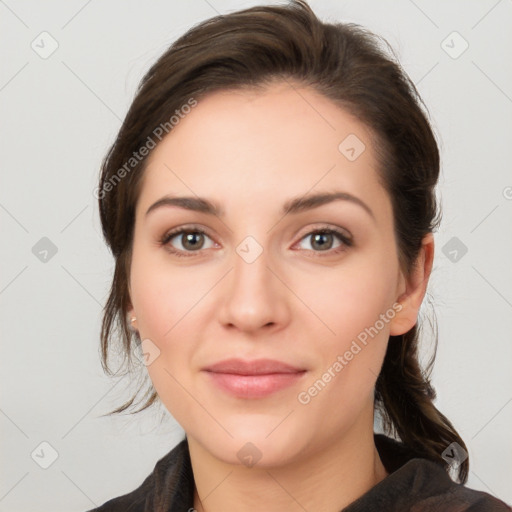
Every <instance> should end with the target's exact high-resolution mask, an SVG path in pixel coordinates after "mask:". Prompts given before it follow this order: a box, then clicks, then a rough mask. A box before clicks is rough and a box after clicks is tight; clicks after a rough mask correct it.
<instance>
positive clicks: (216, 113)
mask: <svg viewBox="0 0 512 512" xmlns="http://www.w3.org/2000/svg"><path fill="white" fill-rule="evenodd" d="M349 134H356V136H357V137H358V138H359V139H360V140H361V141H363V143H364V144H365V146H366V149H365V150H364V151H363V152H362V154H361V155H360V156H359V157H358V158H357V159H356V160H355V161H349V160H348V159H347V158H346V157H345V155H344V154H342V153H341V152H340V150H339V149H338V146H339V144H340V142H341V141H343V140H344V139H345V138H346V137H347V136H348V135H349ZM377 172H378V171H377V162H376V158H375V154H374V151H373V148H372V142H371V133H370V131H369V130H368V128H367V127H366V126H365V125H363V124H362V123H360V122H359V121H358V120H357V119H355V118H354V117H352V116H350V115H349V114H348V113H346V112H345V111H343V110H341V109H340V108H338V107H337V106H336V105H334V104H333V103H332V102H331V101H330V100H328V99H326V98H324V97H323V96H321V95H320V94H318V93H317V92H315V91H313V90H312V89H309V88H305V87H299V86H298V85H296V86H294V87H292V86H291V84H290V83H287V82H276V83H274V84H272V85H270V86H268V87H267V88H266V89H265V90H263V91H261V90H259V91H222V92H216V93H213V94H210V95H208V96H206V97H205V98H204V99H202V100H201V101H200V102H199V103H198V105H197V106H196V107H195V108H194V109H193V110H192V111H191V113H190V114H188V115H187V116H186V117H185V118H184V119H182V120H181V121H180V123H179V124H178V125H177V126H176V127H175V128H174V129H173V131H172V132H171V133H170V134H169V135H168V136H167V137H166V138H165V139H163V141H162V142H161V143H160V144H159V145H158V146H157V147H156V148H155V149H154V150H153V151H152V153H151V155H150V157H149V164H148V167H147V169H146V171H145V175H144V181H143V186H142V189H141V194H140V197H139V199H138V202H137V207H136V222H135V234H134V246H133V259H132V266H131V275H130V297H131V305H132V307H131V309H130V311H128V312H127V313H128V314H129V315H130V316H135V317H136V321H135V322H134V323H133V324H132V325H133V326H134V327H135V328H136V329H137V330H138V331H139V334H140V337H141V339H143V340H144V339H149V340H151V341H150V343H151V344H152V346H153V347H157V350H158V351H159V354H158V355H157V357H156V358H155V359H154V361H152V362H151V364H149V366H148V372H149V375H150V377H151V379H152V382H153V385H154V387H155V389H156V391H157V392H158V395H159V397H160V399H161V401H162V402H163V404H164V405H165V406H166V408H167V409H168V410H169V412H170V413H171V414H172V416H173V417H174V418H175V419H176V420H177V421H178V422H179V423H180V425H181V426H182V427H183V429H184V430H185V432H186V434H187V439H188V442H189V447H190V453H191V461H192V467H193V471H194V479H195V483H196V490H197V492H196V498H195V504H194V505H195V508H196V509H197V510H207V511H222V510H244V511H252V510H266V511H274V510H275V511H277V510H279V511H282V510H288V511H295V510H297V511H299V510H301V511H302V510H304V509H307V510H318V511H339V510H340V509H341V508H343V507H345V506H347V505H348V504H349V503H351V502H353V501H354V500H355V499H357V498H358V497H359V496H361V495H362V494H364V493H365V492H366V491H367V490H369V489H370V488H371V487H373V486H374V485H375V484H376V483H378V482H379V481H381V480H382V479H383V478H385V477H386V471H385V469H384V467H383V465H382V462H381V461H380V458H379V455H378V452H377V450H376V448H375V445H374V440H373V419H374V400H373V393H374V386H375V381H376V378H377V376H378V374H379V372H380V368H381V366H382V362H383V358H384V355H385V352H386V347H387V342H388V338H389V335H390V334H391V335H398V334H402V333H404V332H407V331H408V330H410V329H411V328H412V327H413V326H414V324H415V323H416V320H417V316H418V311H419V307H420V305H421V302H422V300H423V297H424V294H425V291H426V286H427V282H428V277H429V275H430V271H431V267H432V260H433V252H434V243H433V238H432V235H431V234H429V235H427V236H426V237H425V239H424V243H423V247H422V249H421V252H420V255H419V257H418V265H417V266H416V268H415V270H414V272H413V273H412V274H411V275H409V276H405V275H404V273H403V272H402V271H401V269H400V268H399V263H398V254H397V248H396V247H397V245H396V239H395V234H394V230H393V214H392V208H391V202H390V199H389V196H388V194H387V192H386V191H385V190H384V188H383V187H382V186H381V184H380V181H379V179H378V174H377ZM333 190H339V191H345V192H348V193H350V194H352V195H354V196H356V197H357V198H359V199H360V200H361V201H363V202H364V203H365V204H366V205H367V206H368V207H369V208H370V209H371V211H372V212H373V216H372V215H370V214H369V213H367V212H366V211H365V209H364V208H362V207H361V206H359V205H357V204H355V203H353V202H350V201H343V200H339V201H333V202H331V203H329V204H325V205H322V206H320V207H317V208H314V209H311V210H306V211H302V212H299V213H294V214H291V213H290V214H287V215H284V216H283V214H282V212H281V208H282V205H283V204H284V203H285V202H286V201H287V200H289V199H291V198H295V197H301V196H304V194H306V193H307V194H312V193H316V192H320V191H322V192H325V191H328V192H332V191H333ZM166 194H172V195H179V196H194V197H195V196H200V197H205V198H208V199H210V200H212V201H215V202H216V203H217V204H218V205H219V206H220V207H222V209H223V210H224V216H223V217H218V216H214V215H208V214H206V213H201V212H194V211H188V210H186V209H183V208H180V207H176V206H166V207H160V208H156V209H154V210H153V211H152V212H151V213H149V214H147V215H146V211H147V210H148V208H149V207H150V206H151V205H152V204H154V203H155V202H156V201H158V200H159V199H161V198H162V197H163V196H165V195H166ZM192 223H193V224H195V225H196V226H198V227H200V228H203V229H204V230H205V231H207V235H206V236H205V238H204V242H203V243H204V245H203V246H202V247H203V248H199V250H198V249H195V252H194V249H189V250H188V253H187V254H191V253H192V256H189V257H178V256H176V255H174V254H172V253H171V252H169V250H168V248H169V246H171V247H174V248H175V249H177V250H182V251H186V248H185V247H187V246H186V240H185V241H184V239H183V237H182V236H181V235H178V236H176V237H175V238H173V239H172V240H171V241H170V242H168V244H167V247H166V246H163V245H162V244H160V243H159V240H160V239H161V238H162V237H163V236H164V235H165V234H166V233H167V232H169V231H170V230H171V229H173V228H177V227H180V226H185V227H190V226H189V225H190V224H192ZM326 226H327V227H331V228H340V229H342V230H343V232H344V233H348V234H350V235H351V236H352V237H353V242H354V243H353V245H352V246H351V247H348V246H344V247H343V243H342V242H340V241H339V240H338V239H337V238H336V237H335V236H333V238H332V242H331V239H328V240H327V241H328V242H329V243H332V248H330V249H329V248H328V249H327V250H321V249H318V246H317V245H315V244H314V236H313V235H311V232H313V231H314V230H315V229H319V228H325V227H326ZM191 230H192V231H193V228H191ZM247 236H251V237H253V238H254V239H255V240H256V241H257V243H258V244H259V245H260V247H261V249H262V253H261V254H260V255H259V257H258V258H257V259H256V260H255V261H253V262H252V263H248V262H247V261H246V260H245V259H244V258H242V257H241V256H240V255H239V254H238V253H237V247H238V246H239V245H240V244H241V242H242V241H244V239H245V238H246V237H247ZM196 246H201V239H200V240H199V243H198V242H197V241H196ZM340 246H342V248H343V250H342V251H341V252H339V253H337V254H335V253H334V251H335V250H336V249H337V248H338V247H340ZM188 247H190V246H188ZM242 247H243V244H242ZM324 247H325V246H324ZM327 247H329V245H327ZM249 250H250V251H253V250H254V248H252V249H249ZM397 303H400V305H401V307H402V309H401V311H400V312H399V313H396V314H395V315H394V316H393V318H392V319H391V320H389V321H388V322H387V323H385V325H384V328H382V329H381V330H380V331H379V333H378V335H376V336H374V337H373V338H370V339H369V342H368V344H367V345H366V346H364V347H363V348H362V350H360V352H358V353H357V355H355V356H354V357H353V359H352V360H351V361H349V362H348V364H347V365H346V366H344V367H343V369H342V371H340V372H338V373H337V374H336V376H335V377H334V378H332V379H331V380H330V382H328V384H327V385H326V386H325V387H324V388H323V389H322V391H321V392H319V393H317V395H316V396H314V397H311V400H310V401H309V403H307V404H302V403H300V402H299V401H298V398H297V397H298V394H299V393H300V392H303V391H304V390H308V388H309V387H310V386H312V384H313V383H314V382H315V381H317V379H319V378H321V377H322V375H323V374H324V373H325V372H326V371H327V370H328V368H330V367H331V368H332V366H333V363H334V362H335V361H336V360H337V357H338V355H342V354H344V353H345V352H346V351H347V350H348V349H349V348H350V346H351V343H352V342H353V340H355V339H356V338H357V336H358V334H360V333H361V332H363V331H364V329H365V328H368V327H370V326H373V325H375V323H376V321H377V320H378V319H379V315H381V314H384V313H386V312H388V311H390V310H391V311H395V312H396V310H393V304H395V305H396V304H397ZM389 316H390V315H389ZM234 356H236V357H240V358H242V359H247V360H249V359H256V358H271V359H277V360H279V361H283V362H286V363H288V364H292V365H294V366H298V367H301V368H303V369H305V370H306V372H305V373H304V374H303V376H302V377H301V378H300V379H299V380H298V381H297V383H296V384H294V385H292V386H291V387H288V388H285V389H282V390H280V391H278V392H276V393H273V394H271V395H269V396H267V397H264V398H259V399H244V398H237V397H233V396H231V395H229V394H227V393H225V392H223V391H221V390H220V389H219V388H217V387H216V386H214V385H212V383H211V381H210V379H209V378H208V376H207V375H206V374H205V373H204V372H202V371H201V369H202V368H204V367H205V366H206V365H209V364H212V363H215V362H218V361H221V360H224V359H227V358H230V357H234ZM247 442H250V443H252V445H254V446H255V447H256V448H257V450H258V452H259V453H260V454H261V459H260V460H259V461H258V462H257V464H256V465H254V466H253V467H248V466H246V465H244V464H242V463H241V461H240V459H239V458H238V456H237V453H238V452H239V450H240V449H241V448H242V447H243V446H244V445H246V443H247ZM255 453H256V452H255Z"/></svg>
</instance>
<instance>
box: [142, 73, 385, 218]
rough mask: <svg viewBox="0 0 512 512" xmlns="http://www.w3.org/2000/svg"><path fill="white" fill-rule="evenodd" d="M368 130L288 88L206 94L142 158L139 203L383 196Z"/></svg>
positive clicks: (305, 91) (306, 91)
mask: <svg viewBox="0 0 512 512" xmlns="http://www.w3.org/2000/svg"><path fill="white" fill-rule="evenodd" d="M371 137H372V133H371V130H369V129H368V127H366V125H364V124H363V123H362V122H360V121H359V120H358V119H356V118H355V117H353V116H351V115H350V114H348V113H347V112H346V111H344V110H342V109H341V108H339V107H338V106H336V105H335V104H334V103H333V102H332V101H331V100H329V99H327V98H325V97H324V96H322V95H321V94H319V93H318V92H316V91H314V90H312V89H310V88H306V87H301V86H298V85H296V84H293V85H292V84H291V83H287V82H278V83H274V84H272V85H271V86H268V87H267V88H265V89H264V90H259V89H258V90H226V91H219V92H215V93H212V94H209V95H207V96H206V97H205V98H203V99H201V100H200V101H199V102H198V104H197V106H195V107H194V108H192V109H191V110H190V113H188V114H186V115H183V116H182V118H181V119H180V121H179V123H178V124H177V125H175V126H174V127H173V129H172V131H171V132H170V133H169V134H168V135H167V136H166V137H165V138H164V139H163V140H162V142H160V143H159V144H158V145H157V146H156V148H155V149H154V150H153V151H152V153H151V154H150V155H149V157H148V162H147V168H146V171H145V176H144V180H143V186H142V191H141V195H140V197H139V203H140V204H141V207H142V208H144V207H147V206H148V205H149V203H150V202H151V201H154V200H156V199H158V198H159V197H157V196H162V195H164V194H165V193H171V192H172V193H174V194H186V195H188V196H190V195H192V194H196V195H200V196H210V197H212V196H216V197H219V198H236V197H238V198H241V199H243V200H245V201H251V202H252V203H254V201H256V200H257V198H258V196H260V197H261V196H266V197H268V196H269V194H270V195H271V196H273V197H275V198H276V200H277V198H278V197H289V196H297V195H300V194H306V193H307V192H308V191H314V190H313V189H321V190H328V189H330V188H336V189H343V190H345V191H346V192H348V193H352V194H354V195H359V196H366V198H367V200H368V201H370V202H374V201H375V199H376V194H377V195H382V194H385V191H384V190H383V189H382V187H381V185H380V182H379V178H378V172H377V162H376V159H375V156H374V150H373V143H372V141H371Z"/></svg>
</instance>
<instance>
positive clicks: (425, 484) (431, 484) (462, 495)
mask: <svg viewBox="0 0 512 512" xmlns="http://www.w3.org/2000/svg"><path fill="white" fill-rule="evenodd" d="M403 469H404V471H410V472H411V474H412V475H413V477H412V479H411V489H410V490H411V491H412V492H411V494H412V499H413V501H412V503H411V505H412V506H411V510H414V511H417V512H423V511H425V512H429V511H434V510H435V511H439V512H444V511H446V512H448V511H451V512H454V511H457V512H510V511H511V510H512V509H511V508H510V507H509V506H508V505H507V504H506V503H504V502H503V501H501V500H499V499H497V498H495V497H494V496H491V495H490V494H488V493H486V492H483V491H477V490H475V489H470V488H469V487H466V486H465V485H462V484H458V483H456V482H454V481H453V480H452V479H451V478H450V477H449V475H448V473H447V472H446V470H445V469H444V468H443V467H442V466H440V465H439V464H436V463H435V462H432V461H429V460H426V459H412V460H411V461H409V462H408V463H407V464H406V465H405V466H404V468H403Z"/></svg>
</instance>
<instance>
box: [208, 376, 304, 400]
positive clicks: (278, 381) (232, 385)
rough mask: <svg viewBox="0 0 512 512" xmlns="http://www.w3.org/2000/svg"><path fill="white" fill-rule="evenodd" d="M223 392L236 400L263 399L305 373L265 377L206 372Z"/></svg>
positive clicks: (297, 379)
mask: <svg viewBox="0 0 512 512" xmlns="http://www.w3.org/2000/svg"><path fill="white" fill-rule="evenodd" d="M206 373H207V374H208V375H209V376H210V378H211V379H212V380H213V382H214V383H215V384H216V385H217V386H218V387H219V388H220V389H222V390H223V391H226V392H227V393H229V394H231V395H234V396H236V397H238V398H263V397H266V396H268V395H271V394H272V393H276V392H277V391H280V390H282V389H285V388H287V387H289V386H292V385H293V384H295V383H296V382H298V381H299V380H300V379H301V378H302V377H303V375H304V373H305V372H297V373H271V374H265V375H237V374H233V373H214V372H206Z"/></svg>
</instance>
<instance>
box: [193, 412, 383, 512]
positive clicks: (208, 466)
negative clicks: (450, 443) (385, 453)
mask: <svg viewBox="0 0 512 512" xmlns="http://www.w3.org/2000/svg"><path fill="white" fill-rule="evenodd" d="M369 424H370V426H371V428H366V429H365V430H364V431H362V430H361V426H360V425H359V422H356V424H354V428H352V429H351V431H350V432H349V433H346V434H345V435H344V436H343V437H342V438H340V439H337V440H335V443H334V444H333V443H331V444H330V445H329V446H325V447H324V448H323V449H318V450H317V451H315V452H314V453H313V454H312V455H310V456H308V457H303V458H300V459H297V460H294V461H293V463H290V464H287V465H283V466H279V467H269V468H258V467H257V466H254V467H252V468H248V467H245V466H235V465H231V464H227V463H224V462H223V461H220V460H218V459H216V458H214V457H213V456H212V455H211V454H209V453H208V452H207V451H206V450H204V448H203V447H202V446H201V445H199V444H198V443H197V442H196V441H195V440H194V439H190V438H189V440H188V442H189V448H190V455H191V462H192V468H193V472H194V480H195V484H196V491H195V497H194V508H195V509H196V510H197V511H198V512H217V511H225V510H243V511H245V512H251V511H256V510H265V511H268V512H273V511H276V512H277V511H279V512H282V511H283V510H287V511H291V512H295V511H297V512H299V511H300V512H303V511H304V510H322V511H326V512H339V511H340V510H341V509H343V508H344V507H346V506H348V505H349V504H350V503H352V502H353V501H355V500H356V499H357V498H359V497H360V496H362V495H363V494H364V493H365V492H367V491H368V490H369V489H371V488H372V487H373V486H375V485H376V484H377V483H378V482H380V481H381V480H383V479H384V478H385V477H386V476H387V473H386V470H385V468H384V466H383V464H382V462H381V460H380V458H379V454H378V452H377V449H376V448H375V443H374V438H373V421H372V422H371V423H369Z"/></svg>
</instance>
